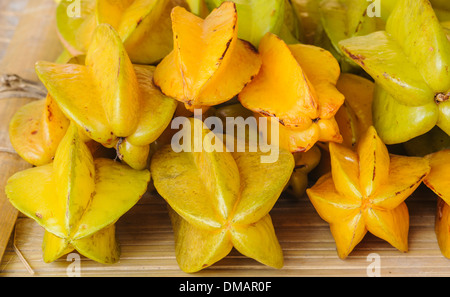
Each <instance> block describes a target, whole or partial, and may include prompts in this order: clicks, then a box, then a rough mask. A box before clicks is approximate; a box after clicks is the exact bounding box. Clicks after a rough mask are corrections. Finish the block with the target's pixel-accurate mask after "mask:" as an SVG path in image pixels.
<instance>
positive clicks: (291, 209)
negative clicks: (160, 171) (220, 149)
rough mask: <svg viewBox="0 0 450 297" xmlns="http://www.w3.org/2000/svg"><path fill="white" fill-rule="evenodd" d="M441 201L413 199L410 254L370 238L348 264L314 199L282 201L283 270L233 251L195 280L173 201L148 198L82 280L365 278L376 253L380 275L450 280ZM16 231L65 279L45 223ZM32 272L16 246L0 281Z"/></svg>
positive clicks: (49, 271) (40, 271)
mask: <svg viewBox="0 0 450 297" xmlns="http://www.w3.org/2000/svg"><path fill="white" fill-rule="evenodd" d="M435 203H436V200H435V196H434V195H433V194H432V193H431V192H430V191H429V190H428V189H427V188H425V187H423V186H421V188H419V189H418V190H417V191H416V193H415V194H414V195H413V196H411V197H410V198H408V200H407V204H408V207H409V210H410V223H411V228H410V234H409V252H408V253H401V252H399V251H397V250H396V249H395V248H393V247H392V246H391V245H389V244H388V243H387V242H384V241H383V240H381V239H379V238H376V237H375V236H373V235H371V234H370V233H368V234H367V235H366V236H365V238H364V239H363V241H362V242H361V243H360V244H359V245H358V246H357V247H356V248H355V250H354V251H353V252H352V253H351V254H350V256H349V257H348V258H347V259H346V260H341V259H339V257H338V256H337V252H336V246H335V243H334V240H333V237H332V236H331V232H330V230H329V227H328V224H327V223H325V222H324V221H323V220H322V219H321V218H320V217H319V216H318V214H317V213H316V211H315V209H314V208H313V206H312V204H311V203H310V202H309V200H308V198H307V197H302V198H301V199H293V198H289V197H282V198H280V199H279V201H278V202H277V204H276V205H275V207H274V209H273V210H272V211H271V216H272V219H273V223H274V226H275V230H276V232H277V236H278V239H279V241H280V244H281V246H282V248H283V253H284V258H285V265H284V267H283V268H282V269H280V270H277V269H272V268H268V267H266V266H264V265H262V264H260V263H258V262H256V261H254V260H252V259H249V258H247V257H244V256H242V255H241V254H240V253H238V252H237V251H236V250H232V252H231V253H230V254H229V255H228V256H227V257H226V258H224V259H222V260H221V261H219V262H218V263H216V264H215V265H213V266H211V267H209V268H207V269H205V270H203V271H201V272H199V273H196V274H193V275H188V274H186V273H184V272H182V271H181V270H180V269H179V268H178V265H177V262H176V259H175V252H174V239H173V232H172V227H171V224H170V220H169V216H168V213H167V209H166V203H165V201H164V200H163V199H162V198H161V197H159V196H158V195H155V194H150V193H148V194H146V195H145V196H144V197H143V198H142V199H141V201H140V202H139V203H138V204H137V205H136V206H135V207H134V208H132V209H131V211H130V212H128V213H127V214H125V215H124V216H123V217H122V218H121V219H120V220H119V221H118V222H117V225H116V226H117V229H116V231H117V239H118V241H119V242H120V245H121V251H122V254H121V258H120V262H119V263H117V264H114V265H101V264H98V263H95V262H94V261H91V260H89V259H87V258H84V257H82V256H81V260H82V261H81V266H80V269H81V276H144V277H148V276H151V277H173V276H199V277H201V276H218V277H233V276H234V277H235V276H253V277H264V276H266V277H301V276H362V277H364V276H367V269H368V267H369V265H370V264H371V263H372V262H370V261H368V260H370V258H369V259H368V256H369V255H370V254H372V253H375V254H376V255H378V256H379V259H380V273H381V276H450V260H448V259H446V258H444V257H443V256H442V254H441V253H440V250H439V247H438V245H437V241H436V236H435V234H434V217H435V209H436V207H435ZM16 228H17V229H16V238H15V240H16V245H17V247H18V248H19V249H20V251H21V252H22V253H23V255H24V257H25V259H26V260H27V261H28V263H29V264H30V266H31V267H32V269H33V270H34V272H35V275H36V276H65V275H66V271H67V269H68V267H69V265H70V264H71V263H72V262H71V261H68V260H67V257H66V256H64V257H62V258H60V259H58V260H57V261H55V262H53V263H50V264H45V263H43V261H42V250H41V244H42V236H43V229H42V228H41V227H40V226H38V225H37V224H36V223H35V222H34V221H32V220H30V219H28V218H23V217H21V218H19V219H18V221H17V226H16ZM69 260H70V259H69ZM28 275H29V274H28V271H27V270H26V268H25V267H24V266H23V264H22V263H21V262H20V260H19V258H18V257H17V256H16V255H15V253H14V251H13V249H12V246H11V245H10V247H9V248H8V249H7V251H6V253H5V256H4V259H3V261H2V262H1V264H0V276H28Z"/></svg>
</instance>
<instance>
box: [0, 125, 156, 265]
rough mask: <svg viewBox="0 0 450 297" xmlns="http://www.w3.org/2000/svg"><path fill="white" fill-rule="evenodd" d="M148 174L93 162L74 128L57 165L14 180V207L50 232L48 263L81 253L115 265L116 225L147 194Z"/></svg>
mask: <svg viewBox="0 0 450 297" xmlns="http://www.w3.org/2000/svg"><path fill="white" fill-rule="evenodd" d="M149 181H150V172H149V171H148V170H142V171H138V170H135V169H132V168H130V167H129V166H127V165H124V164H121V163H119V162H115V161H113V160H110V159H103V158H99V159H95V160H94V159H93V157H92V154H91V152H90V151H89V149H88V147H87V145H86V144H85V143H84V142H83V141H82V139H81V136H80V133H79V131H78V128H77V127H76V126H75V125H74V124H72V125H70V127H69V129H68V131H67V133H66V135H65V136H64V138H63V139H62V140H61V143H60V144H59V146H58V149H57V151H56V155H55V159H54V161H53V162H52V163H50V164H47V165H43V166H39V167H34V168H30V169H27V170H24V171H21V172H18V173H16V174H14V175H13V176H12V177H10V178H9V180H8V182H7V185H6V188H5V190H6V195H7V197H8V199H9V201H10V202H11V203H12V204H13V205H14V206H15V207H16V208H17V209H18V210H19V211H21V212H22V213H23V214H25V215H27V216H28V217H30V218H32V219H34V220H35V221H36V222H37V223H38V224H39V225H41V226H42V227H44V229H45V230H46V232H45V235H44V243H43V251H44V261H45V262H52V261H54V260H56V259H58V258H59V257H61V256H62V255H64V254H66V253H68V252H70V251H71V250H73V249H76V250H77V251H79V252H80V253H81V254H83V255H85V256H86V257H88V258H91V259H92V260H95V261H98V262H100V263H114V262H116V261H117V260H118V257H119V249H118V247H117V242H116V240H115V227H114V223H115V222H116V221H117V220H118V219H119V218H120V217H121V216H122V215H123V214H125V213H126V212H127V211H128V210H129V209H131V207H133V206H134V205H135V204H136V203H137V202H138V200H139V199H140V198H141V196H142V195H143V194H144V193H145V192H146V190H147V184H148V183H149Z"/></svg>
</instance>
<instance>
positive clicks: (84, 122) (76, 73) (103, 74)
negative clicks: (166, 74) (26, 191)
mask: <svg viewBox="0 0 450 297" xmlns="http://www.w3.org/2000/svg"><path fill="white" fill-rule="evenodd" d="M154 70H155V67H154V66H146V65H133V64H132V63H131V61H130V59H129V57H128V55H127V52H126V51H125V48H124V46H123V44H122V41H121V40H120V38H119V35H118V34H117V32H116V31H115V30H114V28H113V27H111V26H110V25H108V24H102V25H99V26H98V27H97V30H96V31H95V34H94V37H93V40H92V42H91V45H90V47H89V50H88V52H87V55H86V59H85V65H77V64H55V63H50V62H43V61H40V62H37V63H36V72H37V74H38V76H39V78H40V79H41V81H42V82H43V83H44V85H45V86H46V88H47V90H48V92H49V93H50V94H51V96H52V97H53V98H54V100H55V101H56V102H57V104H58V106H59V107H60V108H61V110H62V112H63V113H64V114H65V115H66V116H67V117H68V118H69V119H70V120H72V121H74V122H75V123H76V124H78V125H79V126H80V127H82V128H83V130H84V131H85V132H86V134H87V135H88V136H89V137H90V138H91V139H92V140H95V141H96V142H99V143H102V144H103V145H105V146H107V147H113V146H116V145H117V143H118V142H119V140H120V139H122V141H123V138H126V141H127V143H129V146H127V148H129V149H131V146H136V147H137V148H133V151H135V152H136V151H138V150H139V151H140V154H143V155H144V156H143V157H142V158H140V159H142V160H144V159H146V154H147V153H148V146H149V145H150V143H152V142H153V141H155V140H156V139H157V138H158V137H159V136H160V135H161V133H162V132H163V131H164V130H165V128H166V127H167V126H168V125H169V123H170V121H171V119H172V116H173V114H174V112H175V109H176V107H177V102H176V100H174V99H172V98H168V97H166V96H165V95H163V94H162V93H161V92H160V91H159V90H158V89H157V88H156V87H155V86H154V85H153V83H152V79H153V72H154ZM119 155H127V151H125V152H119ZM124 161H126V159H125V160H124ZM129 165H130V166H133V168H135V169H143V168H145V167H146V165H147V164H146V162H145V163H142V162H139V163H137V164H135V163H134V162H130V164H129Z"/></svg>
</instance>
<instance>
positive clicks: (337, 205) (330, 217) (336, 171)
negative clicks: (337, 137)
mask: <svg viewBox="0 0 450 297" xmlns="http://www.w3.org/2000/svg"><path fill="white" fill-rule="evenodd" d="M329 148H330V156H331V173H329V174H326V175H324V176H323V177H321V178H320V179H319V180H318V181H317V183H316V184H315V185H314V186H313V187H312V188H310V189H308V190H307V194H308V196H309V199H310V200H311V202H312V204H313V205H314V207H315V209H316V211H317V212H318V214H319V215H320V216H321V218H322V219H323V220H325V221H326V222H328V223H329V224H330V230H331V233H332V235H333V237H334V239H335V242H336V247H337V252H338V255H339V257H340V258H343V259H344V258H346V257H347V256H348V255H349V254H350V253H351V252H352V250H353V249H354V248H355V246H356V245H357V244H358V243H359V242H360V241H361V240H362V239H363V238H364V236H365V234H366V233H367V231H369V232H370V233H372V234H374V235H375V236H377V237H379V238H381V239H383V240H386V241H387V242H389V243H390V244H391V245H392V246H394V247H395V248H397V249H398V250H400V251H403V252H406V251H407V250H408V231H409V212H408V208H407V206H406V204H405V202H404V200H405V199H406V198H408V197H409V196H410V195H411V194H412V193H413V192H414V191H415V190H416V189H417V187H418V186H419V185H420V184H421V183H422V181H423V180H424V178H425V177H426V176H427V174H428V173H429V172H430V166H429V163H428V161H427V160H425V159H424V158H419V157H405V156H397V155H390V154H389V153H388V150H387V148H386V146H385V145H384V143H383V142H382V141H381V139H380V138H379V137H378V135H377V133H376V131H375V128H373V127H370V128H369V129H368V130H367V132H366V133H365V135H364V136H363V137H362V139H361V141H360V142H359V144H358V148H357V150H356V151H354V150H352V149H350V148H347V147H345V146H343V145H340V144H335V143H330V144H329Z"/></svg>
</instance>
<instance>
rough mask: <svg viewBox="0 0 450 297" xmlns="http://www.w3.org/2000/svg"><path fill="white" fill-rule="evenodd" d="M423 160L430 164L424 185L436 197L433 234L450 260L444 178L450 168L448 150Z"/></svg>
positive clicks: (449, 195) (449, 220)
mask: <svg viewBox="0 0 450 297" xmlns="http://www.w3.org/2000/svg"><path fill="white" fill-rule="evenodd" d="M425 158H426V159H428V160H429V162H430V166H431V171H430V174H429V175H428V176H427V177H426V178H425V180H424V183H425V184H426V185H427V187H428V188H430V189H431V190H432V191H433V192H434V193H435V194H436V195H437V196H438V202H437V209H436V222H435V232H436V236H437V240H438V244H439V248H440V250H441V252H442V254H443V255H444V256H445V257H446V258H450V232H449V230H450V206H449V203H450V199H449V198H450V192H449V189H450V187H449V186H450V184H449V181H448V179H447V177H446V175H447V173H448V170H449V168H450V162H449V160H450V150H448V149H445V150H442V151H439V152H436V153H433V154H429V155H427V156H426V157H425Z"/></svg>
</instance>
